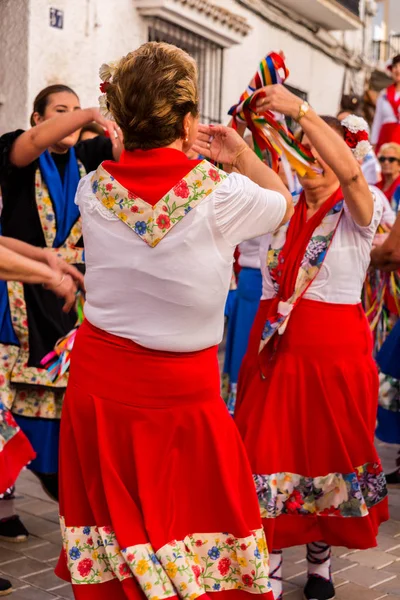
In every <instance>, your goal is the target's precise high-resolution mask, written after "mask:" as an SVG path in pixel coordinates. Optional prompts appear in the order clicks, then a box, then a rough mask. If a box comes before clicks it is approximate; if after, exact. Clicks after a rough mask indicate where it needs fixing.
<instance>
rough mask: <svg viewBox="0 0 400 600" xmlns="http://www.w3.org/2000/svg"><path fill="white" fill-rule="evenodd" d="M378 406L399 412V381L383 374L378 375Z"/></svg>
mask: <svg viewBox="0 0 400 600" xmlns="http://www.w3.org/2000/svg"><path fill="white" fill-rule="evenodd" d="M379 405H380V406H382V408H386V410H390V411H392V412H395V413H398V412H400V381H399V380H398V379H394V378H393V377H391V376H390V375H385V374H384V373H379Z"/></svg>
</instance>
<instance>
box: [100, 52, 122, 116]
mask: <svg viewBox="0 0 400 600" xmlns="http://www.w3.org/2000/svg"><path fill="white" fill-rule="evenodd" d="M118 65H119V61H116V60H114V61H112V62H110V63H103V64H102V65H101V67H100V69H99V75H100V79H101V84H100V91H101V93H102V94H101V96H99V105H100V112H101V114H102V115H103V117H105V118H106V119H112V120H114V117H113V115H112V113H111V112H110V110H109V104H108V102H107V89H108V87H109V85H110V83H112V80H113V77H114V75H115V73H116V71H117V69H118Z"/></svg>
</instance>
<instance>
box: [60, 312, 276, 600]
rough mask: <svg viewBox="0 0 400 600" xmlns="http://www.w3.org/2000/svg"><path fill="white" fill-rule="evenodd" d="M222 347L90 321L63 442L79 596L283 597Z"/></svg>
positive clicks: (63, 487) (63, 510)
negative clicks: (222, 368)
mask: <svg viewBox="0 0 400 600" xmlns="http://www.w3.org/2000/svg"><path fill="white" fill-rule="evenodd" d="M219 386H220V381H219V369H218V361H217V351H216V348H215V347H214V348H209V349H207V350H204V351H201V352H194V353H185V354H182V353H180V354H177V353H168V352H158V351H153V350H148V349H145V348H143V347H141V346H138V345H137V344H135V343H133V342H132V341H129V340H126V339H123V338H120V337H116V336H113V335H109V334H107V333H105V332H103V331H101V330H99V329H96V328H95V327H93V326H92V325H90V324H89V323H88V322H87V321H85V322H84V323H83V325H82V326H81V328H80V330H79V333H78V335H77V338H76V342H75V347H74V350H73V356H72V365H71V372H70V379H69V385H68V388H67V393H66V397H65V401H64V407H63V415H62V420H61V441H60V514H61V529H62V535H63V551H62V553H61V556H60V560H59V563H58V566H57V568H56V573H57V575H58V576H59V577H61V578H62V579H65V580H66V581H71V582H72V585H73V591H74V596H75V598H76V599H78V600H92V599H93V600H109V599H110V598H112V599H113V600H126V599H129V600H130V599H135V600H136V599H138V600H141V599H144V598H145V597H147V598H149V599H152V600H155V599H158V600H163V599H164V598H175V597H179V598H182V599H185V600H186V599H187V600H194V599H195V598H198V597H201V596H204V597H207V596H209V595H215V597H216V598H218V599H221V600H226V599H225V596H226V595H227V598H229V600H245V598H248V597H249V596H248V593H251V594H253V595H254V594H256V595H259V596H262V597H263V598H264V600H273V596H272V592H271V591H270V586H269V582H268V552H267V549H266V543H265V536H264V532H263V529H262V525H261V519H260V513H259V507H258V502H257V496H256V493H255V490H254V483H253V479H252V475H251V470H250V466H249V463H248V460H247V458H246V455H245V451H244V448H243V444H242V442H241V439H240V436H239V434H238V432H237V429H236V426H235V425H234V423H233V420H232V419H231V417H230V416H229V414H228V411H227V409H226V407H225V404H224V402H223V400H222V399H221V398H220V395H219Z"/></svg>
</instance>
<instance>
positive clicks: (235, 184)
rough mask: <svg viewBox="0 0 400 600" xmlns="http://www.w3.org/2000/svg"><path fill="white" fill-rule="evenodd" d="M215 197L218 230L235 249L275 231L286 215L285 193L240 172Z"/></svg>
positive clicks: (229, 178) (218, 190)
mask: <svg viewBox="0 0 400 600" xmlns="http://www.w3.org/2000/svg"><path fill="white" fill-rule="evenodd" d="M213 196H214V210H215V217H216V222H217V226H218V229H219V230H220V232H221V234H222V236H223V237H224V239H225V241H226V242H227V243H228V244H230V245H231V246H237V245H238V244H240V243H241V242H244V241H245V240H249V239H251V238H254V237H257V236H259V235H264V234H265V233H268V232H270V231H274V230H275V229H276V228H277V227H278V226H279V225H280V223H281V222H282V220H283V217H284V216H285V213H286V206H287V203H286V199H285V198H284V196H283V195H282V194H280V193H279V192H274V191H272V190H266V189H264V188H262V187H260V186H259V185H257V184H256V183H254V182H253V181H251V180H250V179H249V178H248V177H244V176H243V175H239V174H238V173H232V174H231V175H229V177H228V178H227V179H226V180H225V181H224V183H222V184H221V185H220V186H219V187H218V188H217V189H216V190H215V192H213Z"/></svg>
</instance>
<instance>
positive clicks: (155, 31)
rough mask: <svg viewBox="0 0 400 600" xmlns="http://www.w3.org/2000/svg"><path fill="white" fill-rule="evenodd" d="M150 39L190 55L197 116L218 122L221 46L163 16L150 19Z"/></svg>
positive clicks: (221, 72)
mask: <svg viewBox="0 0 400 600" xmlns="http://www.w3.org/2000/svg"><path fill="white" fill-rule="evenodd" d="M148 39H149V42H167V43H168V44H174V45H175V46H178V48H182V50H185V51H186V52H187V53H188V54H190V55H191V56H193V58H194V59H195V61H196V62H197V66H198V70H199V94H200V119H201V121H202V123H206V124H209V123H220V122H221V111H222V74H223V48H222V47H221V46H219V45H218V44H216V43H215V42H212V41H210V40H207V39H206V38H203V37H202V36H200V35H197V34H196V33H193V32H191V31H189V30H188V29H185V28H184V27H180V26H179V25H175V24H174V23H169V22H168V21H165V20H164V19H160V18H152V19H149V38H148Z"/></svg>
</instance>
